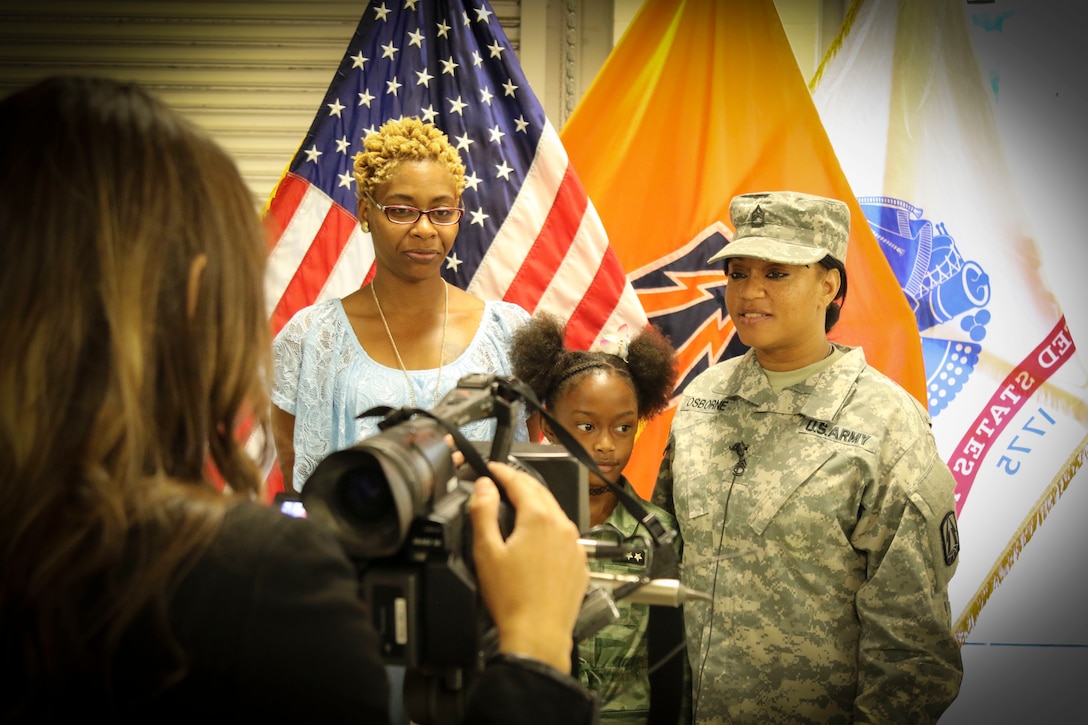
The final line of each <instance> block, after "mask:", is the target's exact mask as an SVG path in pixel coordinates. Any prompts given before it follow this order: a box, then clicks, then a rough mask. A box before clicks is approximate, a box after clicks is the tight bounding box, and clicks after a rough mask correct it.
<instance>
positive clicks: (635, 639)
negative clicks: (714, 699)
mask: <svg viewBox="0 0 1088 725" xmlns="http://www.w3.org/2000/svg"><path fill="white" fill-rule="evenodd" d="M620 483H621V484H622V485H623V487H624V488H625V489H626V490H627V491H628V492H629V493H631V494H632V495H634V496H638V494H637V493H635V490H634V488H633V487H632V486H631V484H630V483H628V481H627V480H626V479H621V480H620ZM644 505H645V507H646V510H647V511H648V512H649V513H652V514H654V515H655V516H656V517H657V519H658V520H659V521H660V522H661V524H662V526H664V527H665V528H666V529H675V528H676V523H675V521H674V520H673V518H672V516H671V515H669V514H668V513H666V512H665V511H663V510H661V509H660V508H658V507H656V506H654V505H653V504H651V503H649V502H644ZM638 523H639V522H638V520H637V519H636V518H635V516H634V515H633V514H631V513H630V512H629V511H627V509H625V508H624V507H623V505H622V504H619V505H617V506H616V508H615V510H613V512H612V513H611V515H609V517H608V519H606V520H605V522H604V524H603V525H602V526H600V527H595V528H594V529H593V530H592V531H591V532H590V533H589V534H588V535H589V536H591V537H593V538H596V539H599V540H605V541H609V542H615V541H617V540H621V539H626V538H627V537H630V536H632V535H635V534H641V535H642V536H643V537H644V538H645V539H646V541H647V543H648V544H649V543H650V536H649V534H648V533H647V532H646V530H645V529H640V527H639V525H638ZM648 548H649V547H648ZM652 553H653V552H652V551H645V550H644V551H641V552H634V553H632V554H629V555H627V556H626V557H625V558H624V559H622V560H617V561H602V560H591V561H590V564H589V566H590V569H592V570H593V571H597V572H605V573H608V574H629V575H636V576H650V577H653V578H660V577H665V578H675V577H676V576H677V575H678V572H677V571H676V570H675V558H674V557H671V559H672V560H671V561H669V559H670V557H656V558H655V557H653V556H652ZM650 560H652V564H651V566H649V567H648V566H647V564H648V562H649V561H650ZM616 608H617V609H618V610H619V613H620V617H619V619H618V620H617V621H615V622H613V623H612V624H609V625H607V626H606V627H604V628H602V629H601V630H600V631H599V632H598V633H597V634H596V635H594V636H593V637H591V638H589V639H587V640H585V641H583V642H580V643H579V645H578V669H579V676H580V678H581V680H582V684H584V685H585V686H586V687H588V688H589V689H591V690H593V691H595V692H597V693H598V696H599V698H600V702H601V722H604V723H624V724H625V725H640V724H642V723H646V722H647V718H648V717H649V714H650V695H651V686H650V679H649V666H650V662H649V655H648V647H647V640H648V632H649V627H650V610H651V607H650V606H649V605H646V604H636V603H632V602H630V601H627V600H625V599H620V600H619V601H617V602H616ZM658 609H660V607H658ZM659 614H660V613H659ZM676 616H679V615H676ZM679 627H680V625H679V622H677V629H679ZM680 636H682V635H680ZM676 644H679V642H677V643H676ZM684 670H686V668H684ZM685 675H686V673H685ZM659 686H660V685H659ZM675 686H676V687H690V682H688V681H687V677H686V676H685V681H684V682H683V683H681V682H676V683H675ZM681 700H682V707H686V706H690V702H689V700H690V698H686V697H685V698H681ZM685 721H686V718H685V717H684V716H683V713H682V712H677V717H676V719H675V720H671V721H670V722H672V723H678V722H685Z"/></svg>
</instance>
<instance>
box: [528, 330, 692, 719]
mask: <svg viewBox="0 0 1088 725" xmlns="http://www.w3.org/2000/svg"><path fill="white" fill-rule="evenodd" d="M565 337H566V336H565V334H564V323H563V321H562V320H561V319H559V318H558V317H555V316H554V315H549V314H545V313H537V314H536V315H534V316H533V318H532V319H531V320H530V321H529V323H528V324H526V325H524V326H522V327H520V328H519V329H518V330H517V332H515V333H514V340H513V347H512V353H511V356H512V358H513V361H514V374H515V375H516V376H517V377H518V378H520V379H521V380H523V381H525V383H526V384H527V385H529V386H530V387H531V388H532V389H533V392H534V393H536V395H537V398H538V399H539V400H540V402H541V403H543V404H544V407H545V409H546V410H547V411H548V412H549V413H550V414H551V415H552V417H553V418H554V419H555V421H557V422H558V423H559V425H561V426H562V427H563V429H564V430H566V431H567V432H568V433H569V434H570V435H571V436H573V437H574V439H575V440H576V441H578V443H580V444H581V445H582V447H583V448H584V449H585V451H586V453H588V454H589V455H590V457H592V458H593V461H594V462H595V463H596V464H597V466H598V468H600V471H601V473H603V474H604V476H605V478H607V480H604V479H602V478H600V477H598V476H597V475H596V474H591V475H590V479H589V519H590V520H589V523H590V526H591V528H590V531H589V532H588V533H587V534H586V535H587V537H589V538H594V539H597V540H600V541H604V542H606V543H612V544H616V543H623V542H630V541H632V540H633V539H635V538H636V537H642V539H643V540H644V541H645V542H650V541H651V540H652V535H651V533H650V532H649V530H648V529H647V528H646V527H645V526H644V525H643V524H642V522H641V521H640V520H639V517H638V516H637V515H636V513H635V512H633V511H629V510H627V508H626V507H625V506H623V505H620V500H619V497H618V496H617V495H616V493H615V492H614V491H613V489H612V486H611V485H610V484H612V485H615V486H618V487H620V488H622V489H624V490H625V491H626V492H627V493H628V494H630V495H631V496H634V497H636V498H640V497H639V496H638V493H637V492H636V491H635V489H634V487H632V486H631V484H630V482H628V481H627V479H626V478H624V476H623V469H624V468H625V467H626V466H627V462H628V461H630V460H631V455H632V453H633V452H634V449H635V439H636V437H637V434H638V429H639V424H640V423H642V422H645V421H647V420H650V419H651V418H654V417H656V416H657V415H658V414H659V413H661V412H662V411H664V410H665V408H667V407H668V405H669V400H670V399H671V398H672V392H673V388H674V387H675V385H676V378H677V375H678V374H679V367H678V363H677V359H676V351H675V350H674V349H673V347H672V345H671V343H669V341H668V339H667V338H666V337H665V336H664V335H662V334H661V332H660V331H659V330H657V328H655V327H652V326H651V327H646V328H644V329H643V330H640V331H639V332H638V333H637V334H636V335H635V336H634V337H630V336H629V334H628V332H627V331H626V327H624V328H622V329H621V330H620V331H617V332H612V333H607V334H604V335H602V336H601V337H600V338H599V339H598V340H597V342H596V343H594V345H593V346H592V347H591V348H590V349H589V350H571V349H568V348H567V347H566V346H565V344H564V339H565ZM541 427H542V428H543V430H544V434H545V436H547V438H548V440H549V441H551V442H552V443H558V442H559V438H558V436H557V434H556V431H555V430H554V428H553V427H552V425H551V423H550V422H549V421H546V420H545V421H542V424H541ZM641 504H642V506H643V507H644V508H645V509H646V510H647V511H648V512H649V513H652V514H653V515H654V516H656V517H657V519H658V521H660V522H661V524H662V525H663V526H664V527H665V528H666V529H673V530H675V529H676V521H675V519H673V517H672V515H671V514H669V513H667V512H665V511H664V510H663V509H661V508H659V507H657V506H654V505H653V504H651V503H649V502H647V501H641ZM653 554H654V552H653V551H652V549H651V547H650V546H648V545H647V546H645V547H644V549H643V550H639V549H637V548H636V549H635V550H634V551H633V552H632V554H630V555H628V556H626V557H623V558H620V559H617V560H612V561H609V560H600V559H598V560H591V561H590V563H589V566H590V570H591V571H594V572H601V573H604V574H618V575H624V576H640V577H646V576H648V577H651V578H675V577H678V576H679V572H678V571H677V570H676V568H675V567H676V557H674V556H665V555H659V556H653ZM616 608H617V610H618V612H619V617H618V618H617V619H616V620H615V621H614V622H612V623H610V624H608V625H606V626H605V627H604V628H602V629H601V630H599V631H598V632H597V633H596V634H594V635H593V636H592V637H589V638H587V639H585V640H583V641H581V642H579V643H578V648H577V653H576V654H577V670H578V672H577V673H576V674H577V675H578V677H579V678H580V679H581V681H582V684H583V685H584V686H585V687H586V688H588V689H589V690H591V691H593V692H596V693H597V695H598V696H599V697H600V699H601V722H602V723H617V724H618V723H623V724H624V725H677V724H678V723H687V722H690V702H691V698H690V695H689V692H690V689H689V688H690V677H689V676H688V672H689V670H688V668H687V655H686V647H685V637H684V620H683V611H682V610H681V609H679V608H676V607H665V606H650V605H647V604H641V603H633V602H630V601H628V600H626V599H622V598H621V599H620V600H619V601H617V602H616Z"/></svg>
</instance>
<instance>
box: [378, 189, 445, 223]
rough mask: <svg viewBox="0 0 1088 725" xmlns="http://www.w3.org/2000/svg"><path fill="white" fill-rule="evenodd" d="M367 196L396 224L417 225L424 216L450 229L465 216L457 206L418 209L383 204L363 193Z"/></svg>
mask: <svg viewBox="0 0 1088 725" xmlns="http://www.w3.org/2000/svg"><path fill="white" fill-rule="evenodd" d="M363 193H364V194H366V198H367V199H370V201H372V202H373V203H374V206H376V207H378V208H379V209H381V210H382V211H383V212H385V218H386V219H388V220H389V221H391V222H393V223H394V224H415V223H416V222H418V221H419V218H420V217H421V216H423V215H424V214H426V215H427V218H428V219H430V220H431V224H436V225H438V226H440V227H448V226H450V225H451V224H456V223H457V222H459V221H461V217H462V216H463V215H464V213H465V210H464V209H462V208H460V207H456V206H436V207H435V208H434V209H417V208H415V207H414V206H404V205H402V204H389V205H385V204H381V203H379V202H378V200H377V199H375V198H374V197H373V196H371V195H370V192H366V191H364V192H363Z"/></svg>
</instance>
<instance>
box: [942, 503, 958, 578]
mask: <svg viewBox="0 0 1088 725" xmlns="http://www.w3.org/2000/svg"><path fill="white" fill-rule="evenodd" d="M941 548H942V549H943V550H944V563H945V564H946V565H947V566H952V563H953V562H954V561H956V557H957V556H959V554H960V530H959V527H958V526H957V525H956V512H955V511H949V512H948V513H947V514H945V517H944V519H943V520H942V521H941Z"/></svg>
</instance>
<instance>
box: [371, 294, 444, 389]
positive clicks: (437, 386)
mask: <svg viewBox="0 0 1088 725" xmlns="http://www.w3.org/2000/svg"><path fill="white" fill-rule="evenodd" d="M442 289H443V291H444V292H445V293H446V302H445V307H444V309H443V311H442V345H441V347H439V348H438V379H437V380H435V381H434V406H432V407H437V406H438V391H439V390H441V389H442V358H443V357H445V355H446V325H447V324H448V323H449V321H450V287H449V285H448V284H446V280H442ZM370 294H371V296H372V297H373V298H374V305H375V306H376V307H377V308H378V316H379V317H381V318H382V325H384V326H385V334H386V335H388V336H389V344H390V345H392V346H393V354H394V355H396V356H397V364H398V365H400V371H401V372H402V373H404V381H405V382H406V383H408V395H409V397H410V399H411V401H412V407H413V408H414V407H416V391H415V390H414V386H413V385H412V378H410V377H409V376H408V368H406V367H405V366H404V360H402V359H401V357H400V350H398V349H397V343H396V341H395V340H394V339H393V332H392V331H391V330H390V329H389V323H388V322H386V320H385V313H384V312H382V303H381V302H378V293H377V292H375V291H374V283H373V282H371V283H370Z"/></svg>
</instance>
